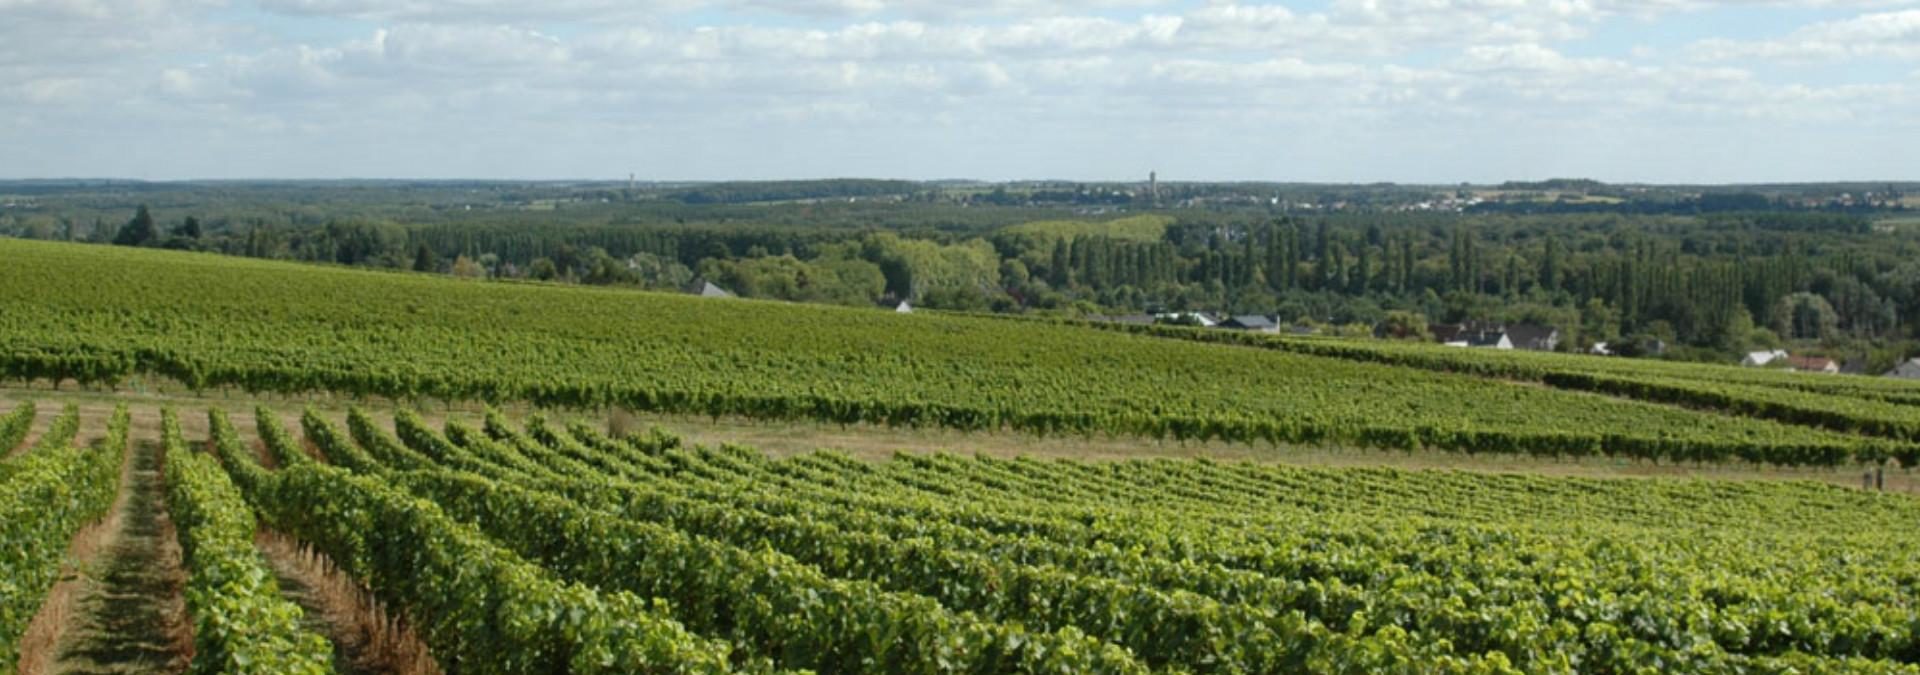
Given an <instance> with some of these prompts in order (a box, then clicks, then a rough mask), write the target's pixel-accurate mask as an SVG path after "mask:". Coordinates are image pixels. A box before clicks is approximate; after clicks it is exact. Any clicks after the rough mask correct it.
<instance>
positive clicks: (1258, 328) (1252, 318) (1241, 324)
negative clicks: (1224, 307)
mask: <svg viewBox="0 0 1920 675" xmlns="http://www.w3.org/2000/svg"><path fill="white" fill-rule="evenodd" d="M1220 327H1221V328H1231V329H1233V330H1245V331H1253V332H1255V333H1278V332H1280V324H1277V323H1274V322H1273V319H1269V318H1267V317H1264V316H1260V315H1258V314H1242V315H1240V316H1235V317H1233V318H1230V319H1227V320H1226V321H1222V322H1220Z"/></svg>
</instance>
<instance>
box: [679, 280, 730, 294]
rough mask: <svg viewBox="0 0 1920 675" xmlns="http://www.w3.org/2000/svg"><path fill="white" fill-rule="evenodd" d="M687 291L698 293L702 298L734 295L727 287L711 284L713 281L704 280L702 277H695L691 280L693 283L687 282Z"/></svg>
mask: <svg viewBox="0 0 1920 675" xmlns="http://www.w3.org/2000/svg"><path fill="white" fill-rule="evenodd" d="M687 293H690V294H693V295H698V296H700V297H703V298H731V297H734V295H733V293H732V292H730V291H728V290H727V289H724V288H721V287H719V286H715V285H713V282H711V281H706V280H704V279H696V280H694V281H693V283H691V284H687Z"/></svg>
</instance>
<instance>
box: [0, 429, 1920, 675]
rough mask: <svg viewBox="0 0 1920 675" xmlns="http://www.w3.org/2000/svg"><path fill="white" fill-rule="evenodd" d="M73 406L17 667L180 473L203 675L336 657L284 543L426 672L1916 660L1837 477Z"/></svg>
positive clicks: (1869, 527) (34, 532) (1901, 501)
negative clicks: (1467, 467)
mask: <svg viewBox="0 0 1920 675" xmlns="http://www.w3.org/2000/svg"><path fill="white" fill-rule="evenodd" d="M43 407H44V406H43ZM21 410H27V411H29V412H28V413H26V414H27V415H28V416H29V417H32V416H33V415H34V414H35V413H34V412H32V411H33V410H34V408H33V407H31V406H23V407H22V408H21ZM40 412H41V413H42V414H46V415H49V416H50V417H52V419H51V420H50V421H49V424H48V425H47V427H46V428H47V429H48V430H49V431H48V432H47V434H45V435H44V436H43V439H42V440H41V441H39V442H36V443H35V444H34V445H33V446H32V447H31V448H28V449H25V450H24V451H23V452H21V453H19V454H17V455H15V456H14V457H13V458H12V459H9V460H7V464H6V465H5V466H10V467H11V466H14V465H16V464H19V465H25V467H26V468H24V469H21V470H15V471H11V472H10V474H9V475H8V476H7V477H6V478H5V479H3V480H0V515H4V516H6V517H5V518H4V519H0V541H5V542H7V543H8V547H7V549H6V550H7V551H8V556H7V557H6V558H0V565H5V567H4V568H3V569H0V571H4V572H5V574H4V575H3V576H0V580H4V584H0V672H12V671H13V668H14V664H15V663H16V662H24V661H23V660H22V655H21V653H20V650H19V645H20V643H21V636H22V635H23V634H24V633H26V632H27V626H28V624H29V623H30V622H31V621H32V620H33V619H34V618H35V617H36V613H37V612H39V611H40V610H38V608H39V607H40V606H41V603H42V602H43V598H44V597H46V596H47V593H48V589H49V588H50V587H51V586H52V585H53V583H54V581H55V580H56V579H58V578H59V577H60V571H61V569H62V565H63V564H64V563H63V558H64V555H63V553H64V551H65V549H66V545H67V541H68V540H69V539H70V538H72V537H74V536H75V533H76V532H77V531H79V530H80V529H81V528H82V527H83V526H85V525H86V524H87V523H89V522H91V521H96V520H98V519H100V518H102V517H103V515H104V514H105V512H106V511H107V510H108V509H109V508H110V506H111V505H112V504H113V502H114V501H115V495H116V492H117V489H116V485H117V481H116V478H117V477H118V476H120V472H119V471H118V469H119V468H120V467H121V466H122V464H123V463H126V464H128V465H138V464H140V463H141V462H147V461H151V462H155V463H157V465H158V466H163V467H164V470H163V472H162V473H161V474H160V475H162V476H164V480H163V481H162V482H163V483H164V485H162V486H157V490H156V494H157V495H159V496H160V501H161V502H163V503H164V508H162V509H159V510H160V511H164V513H165V515H166V516H167V518H168V521H169V522H170V523H171V527H172V530H173V532H174V534H173V537H174V538H176V539H177V542H178V545H179V548H180V549H181V551H182V552H183V556H182V559H181V563H180V564H181V565H182V567H183V568H184V572H183V573H184V576H185V582H184V588H183V589H182V590H181V591H180V593H181V594H182V595H183V596H184V598H185V605H184V606H185V612H186V614H188V615H189V616H190V619H191V620H190V624H191V627H192V638H191V663H192V665H191V669H192V671H193V672H209V673H213V672H220V673H228V672H233V673H238V672H274V673H325V672H333V671H334V670H335V669H336V668H339V667H340V666H341V662H340V661H339V659H338V658H337V657H335V656H334V654H335V653H336V651H335V650H334V649H332V648H331V647H333V644H332V642H333V641H335V640H337V639H339V638H340V636H341V633H342V632H343V631H342V630H341V629H340V628H339V627H338V626H336V625H333V624H331V623H329V622H328V621H326V620H316V619H315V618H314V616H312V615H314V614H315V610H314V608H312V607H303V606H302V605H301V604H300V603H298V602H296V601H295V600H294V599H293V597H294V596H292V595H290V594H289V593H288V592H287V587H285V586H284V585H283V581H284V579H283V578H282V576H281V574H280V573H279V572H277V571H276V570H277V569H278V567H276V566H274V565H271V564H269V561H268V560H267V556H268V554H267V553H266V552H267V551H268V550H269V549H268V548H267V546H266V545H265V544H263V543H261V542H264V541H268V540H269V539H279V540H287V541H291V542H295V544H296V545H297V546H298V547H299V549H300V550H301V551H304V552H305V555H309V556H314V557H318V558H324V559H325V560H327V561H329V565H330V566H331V567H332V568H335V569H337V570H338V572H339V574H340V575H342V576H343V577H344V578H345V579H347V580H348V582H349V583H351V584H353V585H354V586H357V587H358V588H359V589H361V592H363V593H365V594H366V595H367V596H369V597H371V598H373V599H374V601H375V602H377V603H378V604H379V605H380V607H382V611H384V612H391V614H392V615H393V616H396V617H399V618H398V621H399V622H400V623H403V624H405V625H406V626H407V627H408V628H407V630H408V631H409V632H411V633H412V634H414V635H417V639H418V640H419V641H420V642H421V643H423V644H424V646H425V649H426V650H427V651H428V652H430V654H431V658H432V661H433V665H432V668H433V669H434V670H431V671H430V672H448V673H454V672H458V673H554V672H576V673H637V672H715V673H717V672H742V671H745V672H802V671H813V672H981V673H987V672H996V673H997V672H1051V673H1061V672H1138V673H1145V672H1247V673H1269V672H1407V673H1434V672H1463V673H1465V672H1474V673H1493V672H1597V673H1613V672H1647V671H1649V670H1657V671H1670V672H1672V671H1678V672H1748V671H1753V672H1915V671H1916V670H1920V668H1916V666H1915V664H1916V663H1920V606H1916V603H1920V588H1916V584H1920V539H1916V538H1915V537H1914V536H1912V535H1911V534H1910V530H1907V529H1905V528H1907V527H1910V526H1911V523H1913V522H1915V520H1916V519H1917V518H1920V503H1917V502H1915V501H1914V500H1912V499H1911V498H1908V497H1905V496H1899V495H1890V494H1881V493H1871V492H1861V491H1855V490H1847V489H1842V488H1837V487H1833V486H1825V485H1818V484H1812V483H1797V482H1780V481H1750V482H1724V481H1723V482H1704V481H1692V480H1646V479H1593V478H1565V477H1559V478H1556V477H1544V476H1527V475H1492V474H1475V473H1459V472H1438V471H1403V470H1394V469H1351V468H1349V469H1312V468H1297V467H1285V466H1276V465H1264V464H1252V463H1220V462H1212V461H1206V460H1132V461H1120V462H1075V461H1066V460H1040V459H1030V458H1023V459H995V458H987V457H963V456H957V455H951V454H931V455H906V454H903V455H899V456H897V457H895V458H894V459H892V460H891V461H886V462H873V463H869V462H861V461H856V460H853V459H850V458H848V457H847V456H845V455H841V454H837V453H833V452H816V453H807V454H800V455H795V456H791V457H784V458H773V457H770V456H767V455H764V454H762V453H760V452H757V451H755V450H752V449H750V448H744V447H738V446H724V447H697V446H692V445H689V444H687V443H684V442H682V441H681V440H680V439H679V438H678V437H676V436H674V435H673V434H671V433H669V432H666V431H663V430H661V429H658V428H654V429H649V430H647V431H646V432H644V433H632V434H620V435H614V434H609V433H606V432H605V431H604V430H602V429H601V428H600V427H598V426H596V425H591V424H586V423H582V422H578V421H569V420H566V419H564V418H556V417H548V416H543V415H539V414H535V415H530V416H528V417H526V418H525V419H522V420H518V421H515V420H512V419H509V418H507V417H506V416H504V415H501V414H499V413H494V412H489V413H487V414H486V415H485V416H484V417H479V418H473V417H467V418H464V419H463V418H459V417H451V418H448V419H447V420H446V421H444V422H441V423H432V422H429V421H428V420H427V418H426V417H424V416H422V415H421V414H418V413H415V412H413V411H411V410H409V409H406V408H401V409H398V410H397V411H396V412H395V413H394V414H393V415H392V416H391V417H388V416H386V415H385V413H374V412H370V411H368V410H362V409H357V408H356V409H351V410H349V411H348V412H347V413H346V414H344V415H341V414H337V413H326V412H321V411H319V410H317V409H311V408H310V409H308V410H307V411H306V413H305V414H304V415H302V416H301V417H300V418H299V420H298V423H297V425H290V426H283V424H285V423H286V422H287V420H284V419H283V418H282V416H280V415H278V414H275V413H274V412H273V411H271V410H269V409H266V408H261V409H259V410H255V411H249V412H251V417H250V420H251V422H252V423H251V424H247V425H240V424H236V423H235V422H234V419H233V417H232V416H231V415H230V413H229V411H226V410H222V409H214V410H211V411H206V412H204V413H202V412H197V411H186V410H180V411H174V410H165V411H161V413H160V415H159V417H158V423H157V428H153V429H150V430H133V431H130V429H135V425H131V424H130V423H129V418H130V415H129V413H128V411H127V409H126V408H125V407H122V408H121V409H120V410H118V411H116V412H115V413H114V414H113V415H112V417H111V418H110V419H108V420H106V425H105V426H106V431H105V434H104V437H103V438H98V439H84V438H82V437H80V436H79V435H77V434H76V432H70V431H68V429H70V428H77V427H78V426H80V425H79V424H78V423H77V422H69V421H67V420H70V419H77V416H76V414H75V412H74V410H73V409H71V408H69V409H66V410H62V411H59V412H53V411H51V410H46V411H40ZM15 414H18V413H15ZM195 418H197V419H195ZM183 420H185V421H190V422H194V424H193V425H191V426H192V427H193V428H196V429H204V430H205V431H204V432H198V433H196V432H189V431H187V430H186V429H187V428H188V426H189V425H186V424H183ZM202 421H204V424H201V422H202ZM142 429H144V428H142ZM89 440H90V441H91V442H87V441H89ZM6 450H11V448H6ZM127 475H128V476H132V475H133V474H127ZM126 480H131V479H130V478H129V479H126ZM132 485H133V483H126V484H124V485H119V486H118V490H126V489H132V487H131V486H132ZM47 504H62V505H68V506H66V507H63V508H60V509H48V508H46V507H45V505H47ZM63 644H64V643H63ZM62 653H64V652H62ZM30 672H48V671H38V670H36V671H30ZM355 672H361V671H355ZM381 672H385V671H381Z"/></svg>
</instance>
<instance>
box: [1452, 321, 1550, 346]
mask: <svg viewBox="0 0 1920 675" xmlns="http://www.w3.org/2000/svg"><path fill="white" fill-rule="evenodd" d="M1427 330H1429V331H1431V332H1432V333H1433V336H1434V338H1435V339H1437V340H1439V341H1440V344H1443V345H1446V346H1449V347H1484V348H1492V349H1513V348H1514V342H1513V338H1511V337H1509V336H1508V334H1507V329H1506V327H1505V326H1500V325H1497V324H1491V323H1483V322H1479V321H1469V322H1467V323H1463V324H1433V325H1431V326H1428V327H1427ZM1554 343H1555V344H1559V337H1558V333H1557V332H1556V333H1555V337H1554Z"/></svg>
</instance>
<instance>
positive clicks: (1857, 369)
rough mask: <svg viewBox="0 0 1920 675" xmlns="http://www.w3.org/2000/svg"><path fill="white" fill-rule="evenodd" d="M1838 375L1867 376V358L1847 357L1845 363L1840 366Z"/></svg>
mask: <svg viewBox="0 0 1920 675" xmlns="http://www.w3.org/2000/svg"><path fill="white" fill-rule="evenodd" d="M1840 374H1841V375H1865V374H1867V357H1864V356H1853V357H1848V358H1847V360H1846V362H1844V363H1841V364H1840Z"/></svg>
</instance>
